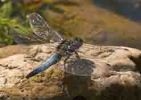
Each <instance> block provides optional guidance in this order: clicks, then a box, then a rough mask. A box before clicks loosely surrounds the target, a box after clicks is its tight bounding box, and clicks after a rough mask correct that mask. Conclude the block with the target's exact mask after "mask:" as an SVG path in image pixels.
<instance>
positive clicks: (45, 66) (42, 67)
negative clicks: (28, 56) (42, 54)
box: [26, 53, 62, 78]
mask: <svg viewBox="0 0 141 100" xmlns="http://www.w3.org/2000/svg"><path fill="white" fill-rule="evenodd" d="M61 58H62V56H61V55H60V54H58V53H55V54H53V55H52V56H51V57H50V58H49V59H47V60H46V61H45V62H44V63H42V64H41V65H40V66H38V67H37V68H35V69H34V70H33V71H32V72H30V73H29V74H28V75H27V76H26V78H30V77H32V76H34V75H36V74H38V73H40V72H43V71H44V70H46V69H48V68H49V67H50V66H51V65H54V64H56V63H57V62H59V61H60V60H61Z"/></svg>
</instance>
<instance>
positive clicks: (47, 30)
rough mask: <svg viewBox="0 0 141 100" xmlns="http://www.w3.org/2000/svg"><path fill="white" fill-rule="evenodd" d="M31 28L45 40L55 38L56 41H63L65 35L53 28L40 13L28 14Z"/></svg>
mask: <svg viewBox="0 0 141 100" xmlns="http://www.w3.org/2000/svg"><path fill="white" fill-rule="evenodd" d="M27 18H28V20H29V23H30V26H31V29H32V30H33V32H34V35H36V36H37V37H38V38H40V39H42V40H44V41H48V42H49V41H50V40H53V41H54V42H61V41H62V40H63V37H62V36H61V35H60V34H59V33H58V32H56V31H55V30H53V29H52V28H51V27H50V26H49V25H48V24H47V22H46V21H45V19H44V18H43V17H42V16H40V15H39V14H38V13H31V14H29V15H27Z"/></svg>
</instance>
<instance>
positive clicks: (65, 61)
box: [64, 55, 70, 65]
mask: <svg viewBox="0 0 141 100" xmlns="http://www.w3.org/2000/svg"><path fill="white" fill-rule="evenodd" d="M69 58H70V55H68V56H67V57H66V58H65V60H64V65H65V64H66V63H67V60H68V59H69Z"/></svg>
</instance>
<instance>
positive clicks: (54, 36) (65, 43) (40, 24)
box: [26, 12, 83, 78]
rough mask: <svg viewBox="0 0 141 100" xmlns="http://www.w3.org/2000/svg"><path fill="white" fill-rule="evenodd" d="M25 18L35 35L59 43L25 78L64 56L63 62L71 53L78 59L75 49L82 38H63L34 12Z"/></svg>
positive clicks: (39, 71) (80, 43) (79, 44)
mask: <svg viewBox="0 0 141 100" xmlns="http://www.w3.org/2000/svg"><path fill="white" fill-rule="evenodd" d="M27 18H28V21H29V24H30V27H31V29H32V30H33V33H34V35H35V36H36V37H38V38H39V39H41V40H43V41H47V42H50V41H53V42H59V45H58V46H57V47H56V52H55V53H54V54H53V55H52V56H50V57H49V58H48V59H47V60H45V61H44V62H43V63H42V64H40V65H39V66H37V67H36V68H35V69H33V70H32V71H31V72H30V73H28V74H27V75H26V78H31V77H33V76H35V75H36V74H39V73H41V72H43V71H45V70H47V69H48V68H49V67H51V66H52V65H54V64H56V63H58V62H59V61H60V60H61V59H62V58H65V60H64V63H65V62H66V61H67V60H68V59H69V58H70V56H71V55H73V54H75V55H76V57H77V58H78V59H80V56H79V54H78V52H77V51H78V49H79V48H80V47H81V46H82V45H83V40H82V39H81V38H79V37H74V38H73V39H64V38H63V37H62V36H61V34H59V33H58V32H57V31H55V30H54V29H52V27H50V26H49V25H48V23H47V21H46V20H45V19H44V18H43V17H42V16H41V15H40V14H38V13H36V12H34V13H31V14H29V15H27Z"/></svg>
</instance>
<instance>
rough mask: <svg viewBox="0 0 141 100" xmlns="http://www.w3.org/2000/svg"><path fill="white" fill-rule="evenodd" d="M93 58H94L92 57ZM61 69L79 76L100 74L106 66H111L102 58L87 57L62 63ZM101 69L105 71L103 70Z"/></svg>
mask: <svg viewBox="0 0 141 100" xmlns="http://www.w3.org/2000/svg"><path fill="white" fill-rule="evenodd" d="M92 60H93V59H92ZM58 67H59V68H60V69H61V70H63V71H64V72H66V73H69V74H73V75H77V76H96V77H98V76H100V75H101V74H102V73H100V72H104V70H105V68H108V67H109V66H108V65H107V64H106V63H105V62H103V61H100V60H93V61H90V60H87V59H79V60H72V61H70V62H67V63H66V64H61V65H60V66H58ZM101 69H102V70H103V71H101Z"/></svg>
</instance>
